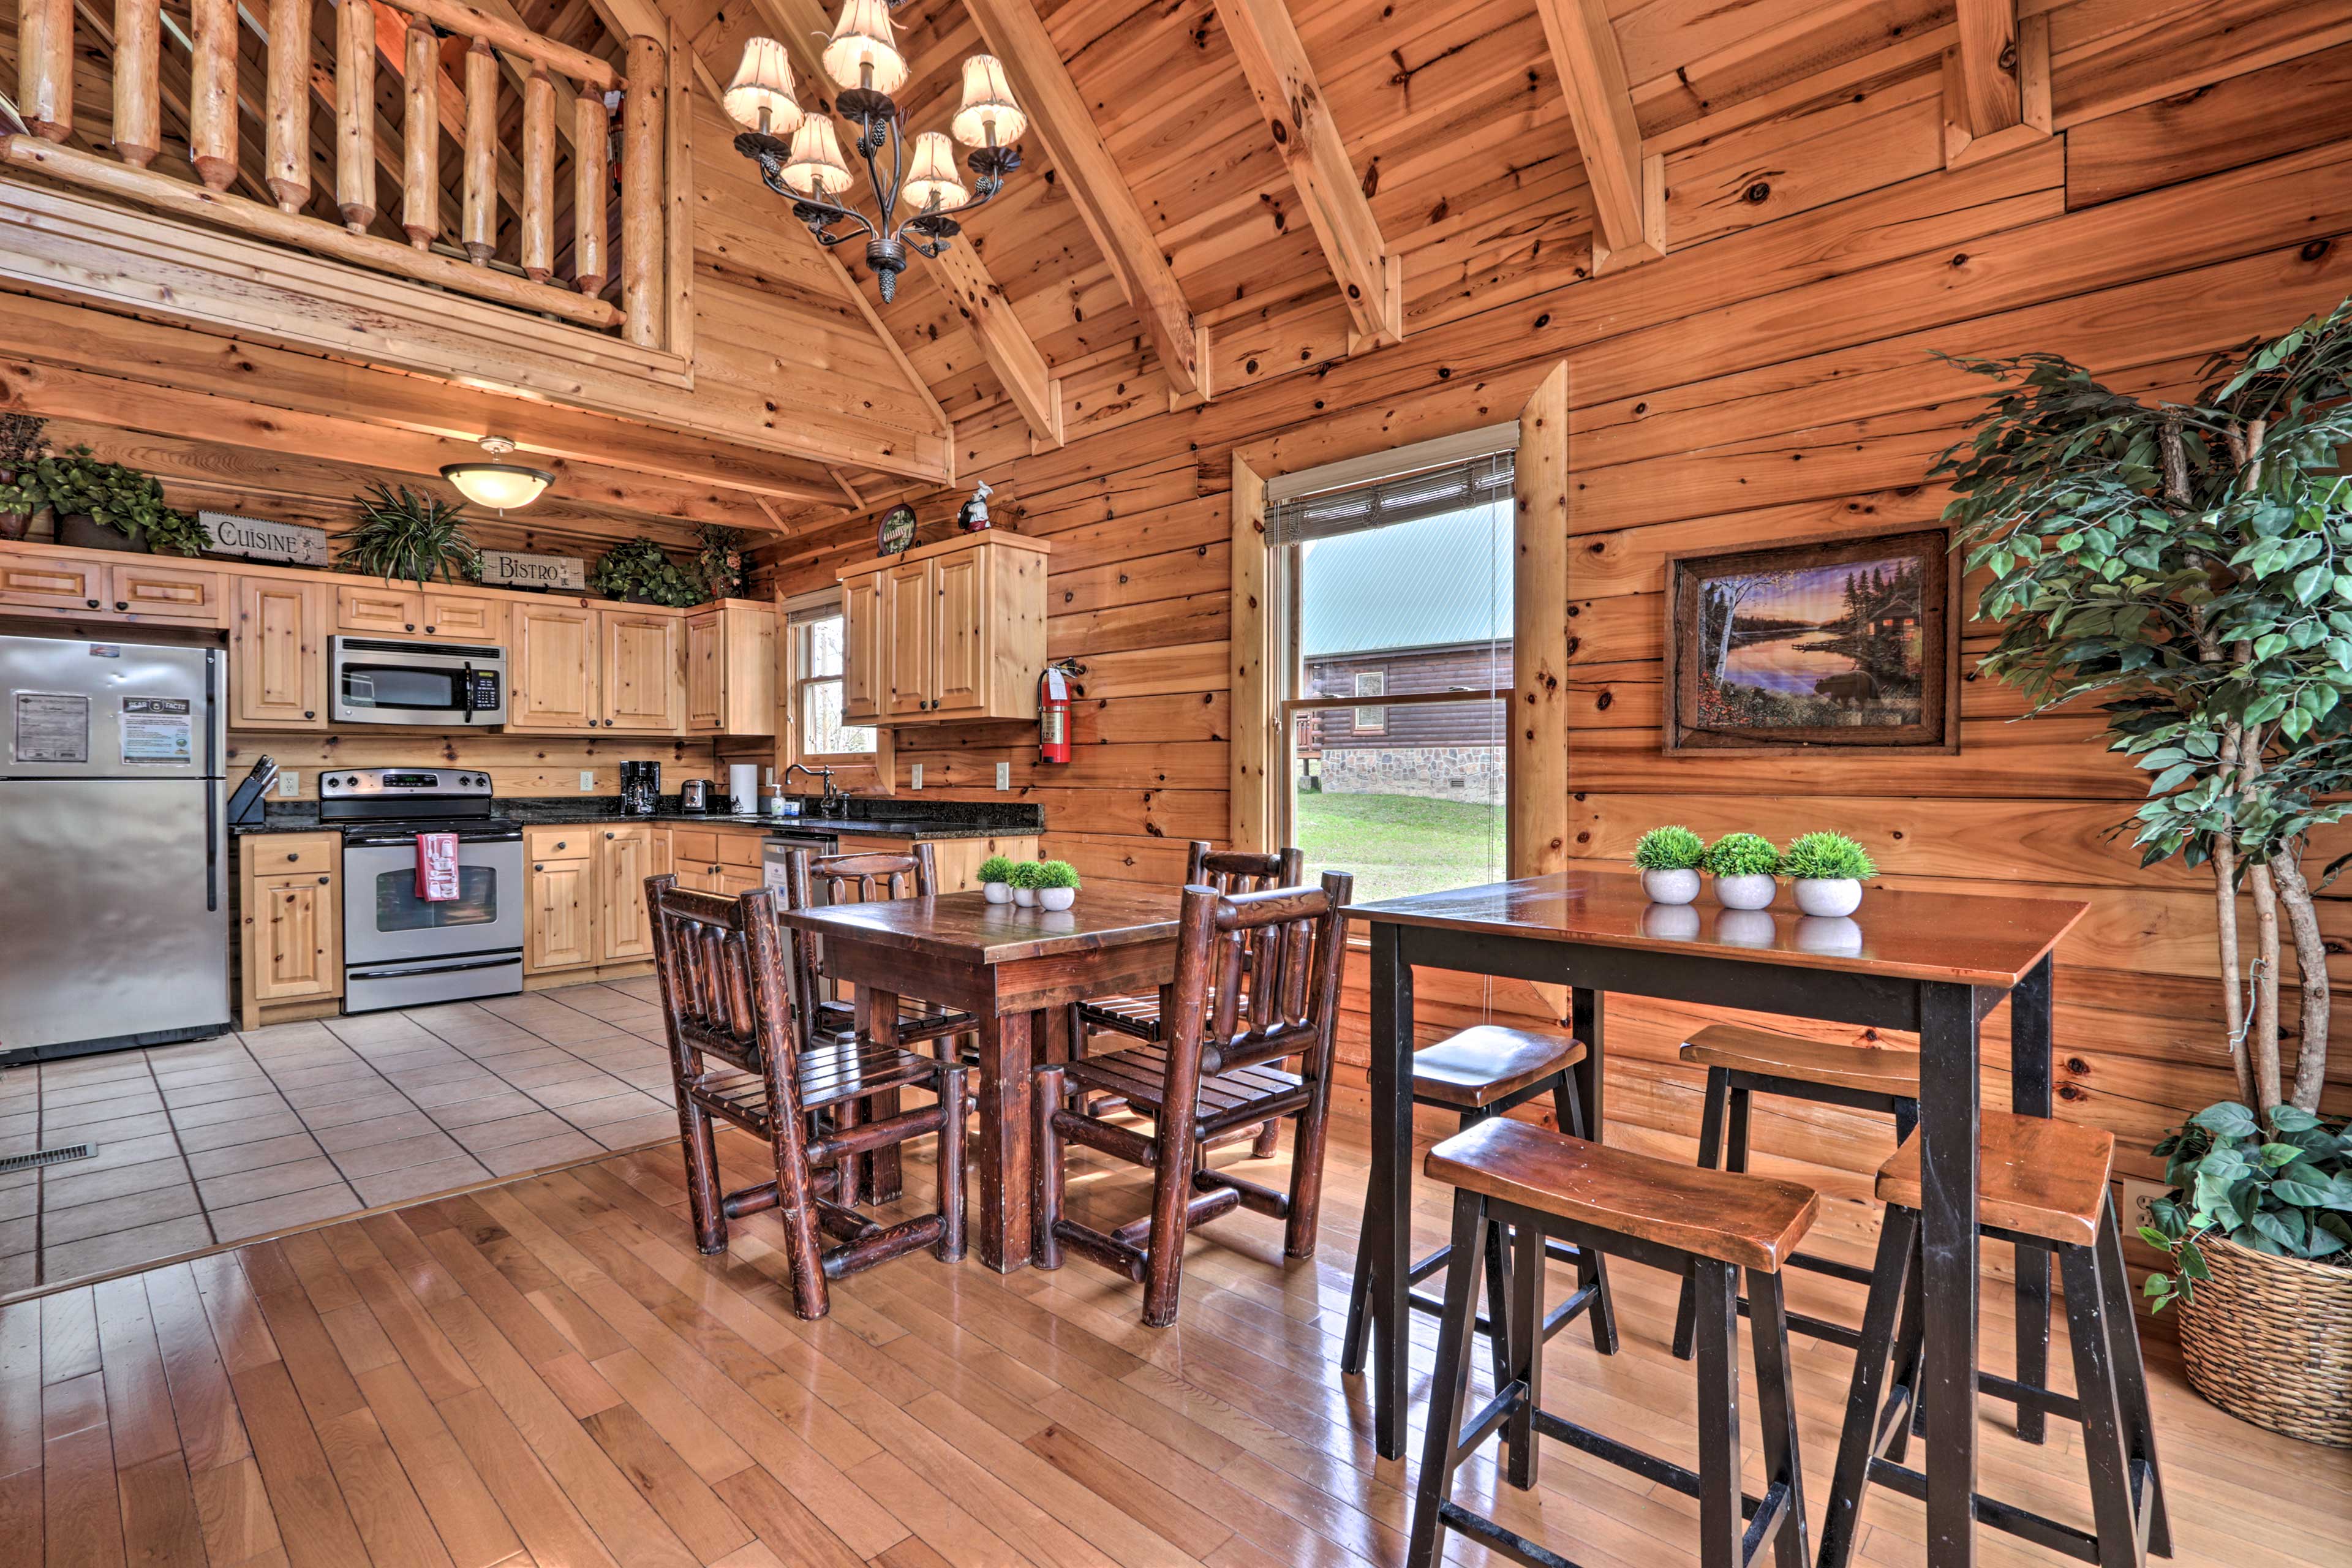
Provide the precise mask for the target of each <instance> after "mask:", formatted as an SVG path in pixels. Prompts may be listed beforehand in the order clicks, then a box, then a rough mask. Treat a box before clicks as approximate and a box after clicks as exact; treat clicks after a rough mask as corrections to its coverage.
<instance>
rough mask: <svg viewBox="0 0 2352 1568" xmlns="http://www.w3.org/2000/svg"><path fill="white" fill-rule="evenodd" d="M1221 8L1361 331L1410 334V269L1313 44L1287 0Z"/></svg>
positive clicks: (1254, 0) (1225, 3) (1222, 2)
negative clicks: (1375, 210) (1310, 53)
mask: <svg viewBox="0 0 2352 1568" xmlns="http://www.w3.org/2000/svg"><path fill="white" fill-rule="evenodd" d="M1217 15H1218V16H1220V17H1222V18H1223V21H1224V24H1225V36H1226V37H1227V38H1229V39H1230V40H1231V41H1232V43H1233V47H1234V54H1235V55H1237V56H1239V57H1240V58H1241V62H1242V74H1243V75H1244V76H1245V77H1247V78H1248V79H1249V84H1250V91H1251V92H1252V93H1253V94H1255V96H1256V98H1257V107H1258V112H1259V113H1260V114H1262V115H1264V116H1265V123H1266V129H1267V132H1269V133H1270V134H1271V135H1272V136H1273V137H1274V144H1275V146H1276V148H1277V149H1278V150H1279V151H1280V152H1281V153H1282V161H1283V163H1285V164H1286V166H1287V167H1288V168H1289V170H1290V183H1291V184H1292V186H1293V187H1295V188H1296V189H1297V192H1298V200H1299V205H1302V206H1304V207H1305V208H1306V209H1307V222H1309V223H1311V224H1313V225H1314V226H1315V237H1316V238H1318V239H1319V240H1321V241H1322V242H1323V255H1324V258H1325V259H1326V260H1328V262H1329V263H1330V264H1331V276H1332V277H1333V278H1335V279H1338V281H1339V292H1340V293H1341V294H1343V295H1345V296H1346V297H1347V300H1348V313H1349V315H1350V316H1351V317H1353V318H1354V320H1355V323H1356V332H1357V335H1358V337H1360V338H1363V339H1369V340H1370V341H1372V342H1381V343H1392V342H1399V341H1400V340H1402V338H1403V336H1404V286H1403V279H1402V272H1403V268H1402V266H1401V265H1400V264H1399V262H1398V260H1397V258H1396V257H1395V256H1394V255H1392V254H1391V252H1390V250H1389V248H1388V242H1387V241H1386V240H1385V239H1384V238H1383V237H1381V226H1380V225H1379V224H1378V223H1377V222H1375V221H1374V219H1373V217H1372V204H1371V203H1370V201H1368V200H1367V199H1366V198H1365V196H1364V187H1363V184H1362V182H1361V181H1360V179H1359V178H1358V176H1357V174H1356V167H1355V164H1354V163H1353V162H1352V161H1351V160H1350V159H1349V156H1348V148H1347V144H1346V142H1344V141H1343V140H1342V139H1341V138H1340V135H1339V125H1338V123H1337V122H1336V121H1333V119H1332V118H1331V109H1330V105H1329V104H1328V103H1327V102H1326V101H1325V100H1324V97H1323V85H1322V83H1321V82H1320V81H1318V80H1317V79H1316V76H1315V67H1314V65H1313V64H1312V63H1311V62H1310V61H1309V60H1308V59H1307V49H1306V46H1305V45H1303V44H1301V43H1300V42H1299V41H1298V28H1297V26H1295V25H1294V24H1293V23H1292V22H1291V19H1290V9H1289V6H1288V5H1286V0H1217Z"/></svg>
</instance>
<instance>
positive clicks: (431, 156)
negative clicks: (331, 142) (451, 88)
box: [200, 0, 441, 250]
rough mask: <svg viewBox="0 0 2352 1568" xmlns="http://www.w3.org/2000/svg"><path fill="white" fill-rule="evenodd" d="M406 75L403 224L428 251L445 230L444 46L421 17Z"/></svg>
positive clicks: (414, 26)
mask: <svg viewBox="0 0 2352 1568" xmlns="http://www.w3.org/2000/svg"><path fill="white" fill-rule="evenodd" d="M200 3H201V0H200ZM406 74H407V80H406V82H405V83H404V85H405V87H406V89H407V92H406V96H405V100H404V107H403V110H402V113H401V121H400V142H401V150H402V153H403V156H402V159H401V198H400V226H401V228H402V230H403V231H404V233H406V234H407V236H408V243H409V244H411V245H413V246H415V247H416V248H417V249H419V250H424V249H425V248H427V247H430V246H431V245H432V243H433V238H434V236H435V235H436V234H438V233H439V232H440V229H441V118H440V105H439V104H438V103H436V101H435V89H436V84H437V83H438V82H439V81H440V79H441V49H440V43H439V40H438V39H436V37H434V36H433V29H432V27H430V26H427V25H426V23H425V19H424V18H423V17H421V16H420V17H412V18H410V20H409V24H408V58H407V62H406Z"/></svg>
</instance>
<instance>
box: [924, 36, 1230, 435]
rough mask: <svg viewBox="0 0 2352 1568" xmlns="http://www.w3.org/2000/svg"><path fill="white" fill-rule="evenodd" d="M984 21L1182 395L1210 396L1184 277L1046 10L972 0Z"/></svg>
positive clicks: (1017, 92)
mask: <svg viewBox="0 0 2352 1568" xmlns="http://www.w3.org/2000/svg"><path fill="white" fill-rule="evenodd" d="M964 8H965V9H966V10H968V11H970V12H971V19H972V20H973V21H974V22H975V23H977V24H978V25H979V26H980V36H981V37H982V40H983V41H985V42H986V43H987V45H988V50H989V53H991V54H992V55H994V56H995V57H996V58H998V59H1000V60H1003V62H1004V68H1005V70H1006V72H1007V73H1008V74H1009V75H1010V76H1011V77H1012V79H1013V92H1014V94H1015V95H1016V96H1017V97H1018V98H1019V99H1020V100H1021V105H1022V107H1023V108H1024V109H1026V110H1028V111H1029V123H1030V126H1031V128H1032V129H1033V130H1034V131H1035V132H1036V133H1037V134H1038V135H1039V136H1040V137H1042V138H1044V140H1045V150H1046V151H1047V152H1049V153H1052V154H1053V157H1054V165H1055V169H1056V170H1058V171H1059V172H1060V174H1061V177H1062V186H1063V188H1064V189H1065V190H1066V191H1068V192H1069V194H1070V200H1071V202H1072V204H1073V205H1076V207H1077V209H1078V216H1080V217H1081V218H1083V219H1085V220H1086V226H1087V232H1088V233H1089V234H1091V235H1093V236H1094V240H1095V246H1096V247H1097V249H1099V250H1100V251H1101V252H1102V254H1103V258H1104V259H1105V260H1107V261H1108V262H1109V263H1110V265H1111V271H1112V273H1113V275H1114V276H1116V277H1117V278H1118V280H1119V286H1120V288H1121V289H1124V290H1125V292H1126V294H1127V299H1128V302H1129V304H1131V305H1133V306H1134V307H1135V310H1136V313H1137V314H1138V315H1139V316H1141V317H1142V318H1143V330H1144V331H1145V332H1146V333H1147V334H1148V335H1149V336H1150V339H1151V344H1152V347H1153V348H1155V349H1157V350H1158V351H1159V353H1160V364H1161V365H1162V367H1164V368H1165V370H1166V372H1167V374H1168V381H1169V384H1170V385H1171V387H1172V388H1173V389H1174V390H1175V391H1176V392H1177V393H1178V394H1180V395H1192V394H1195V393H1198V394H1202V395H1206V391H1207V387H1206V384H1205V381H1204V378H1203V376H1202V369H1201V357H1202V351H1201V331H1200V328H1199V326H1198V325H1197V324H1196V323H1195V322H1194V321H1193V320H1192V306H1191V305H1190V304H1189V303H1188V302H1187V301H1186V300H1185V298H1184V290H1183V289H1182V288H1181V286H1180V285H1179V284H1178V283H1177V281H1176V272H1175V269H1174V268H1171V266H1169V264H1168V256H1167V253H1166V252H1165V251H1163V250H1161V249H1160V240H1159V237H1158V236H1156V235H1154V234H1153V233H1152V232H1151V226H1150V224H1148V223H1146V222H1145V221H1144V217H1143V209H1142V207H1140V206H1139V205H1137V203H1136V199H1135V193H1134V192H1133V191H1132V190H1130V189H1129V187H1128V184H1127V176H1126V175H1124V174H1121V173H1119V168H1118V162H1117V161H1116V160H1114V159H1113V158H1112V157H1111V155H1110V149H1109V148H1108V147H1106V146H1104V145H1103V139H1102V132H1099V131H1097V129H1095V122H1094V117H1093V115H1092V113H1091V112H1090V111H1089V110H1087V100H1086V99H1085V97H1084V96H1083V95H1081V94H1080V93H1079V91H1078V85H1077V83H1076V82H1075V81H1073V80H1071V79H1070V68H1069V67H1068V66H1066V65H1065V64H1063V63H1062V56H1061V51H1060V50H1059V49H1057V48H1056V47H1055V45H1054V39H1053V36H1052V35H1051V34H1049V33H1047V32H1046V31H1045V22H1044V21H1043V20H1041V19H1040V18H1039V17H1038V15H1037V8H1036V6H1035V5H1034V4H1032V0H964Z"/></svg>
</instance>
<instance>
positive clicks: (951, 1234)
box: [931, 1067, 1053, 1263]
mask: <svg viewBox="0 0 2352 1568" xmlns="http://www.w3.org/2000/svg"><path fill="white" fill-rule="evenodd" d="M967 1103H968V1101H967V1100H966V1097H965V1089H964V1069H963V1068H960V1067H949V1068H943V1069H941V1071H940V1141H939V1146H938V1149H937V1150H936V1153H937V1157H938V1160H939V1165H938V1168H937V1171H936V1173H935V1174H934V1177H933V1180H932V1185H933V1187H935V1188H936V1189H937V1197H938V1203H939V1214H940V1221H941V1222H942V1223H941V1226H940V1239H939V1240H938V1241H937V1242H935V1243H933V1244H932V1247H931V1256H933V1257H934V1258H938V1259H939V1260H940V1262H942V1263H954V1262H957V1261H959V1260H961V1258H962V1257H963V1242H964V1235H963V1232H964V1215H963V1118H964V1108H965V1106H966V1104H967ZM1037 1103H1038V1104H1040V1105H1051V1104H1053V1101H1052V1100H1039V1101H1038V1102H1037Z"/></svg>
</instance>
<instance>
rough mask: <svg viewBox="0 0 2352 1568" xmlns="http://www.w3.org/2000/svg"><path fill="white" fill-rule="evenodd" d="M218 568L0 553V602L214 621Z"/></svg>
mask: <svg viewBox="0 0 2352 1568" xmlns="http://www.w3.org/2000/svg"><path fill="white" fill-rule="evenodd" d="M224 587H225V584H224V581H223V579H222V577H221V574H219V573H217V572H207V571H203V570H201V569H195V568H191V567H186V566H165V565H160V564H155V563H150V562H146V561H136V562H131V563H108V562H100V561H93V560H88V559H84V558H81V557H79V556H74V555H68V554H58V555H33V554H15V553H12V554H10V555H8V556H6V557H5V558H0V605H9V606H12V607H15V608H20V609H26V610H37V611H45V612H55V613H57V614H58V615H65V616H76V615H78V616H83V617H85V618H87V617H88V616H89V615H91V614H92V613H93V612H95V613H96V614H98V615H100V616H107V617H108V618H112V617H113V616H131V618H132V619H134V620H139V621H170V622H173V623H174V624H178V625H189V626H219V625H220V624H221V623H222V621H223V620H224V618H225V616H226V602H225V597H224Z"/></svg>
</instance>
